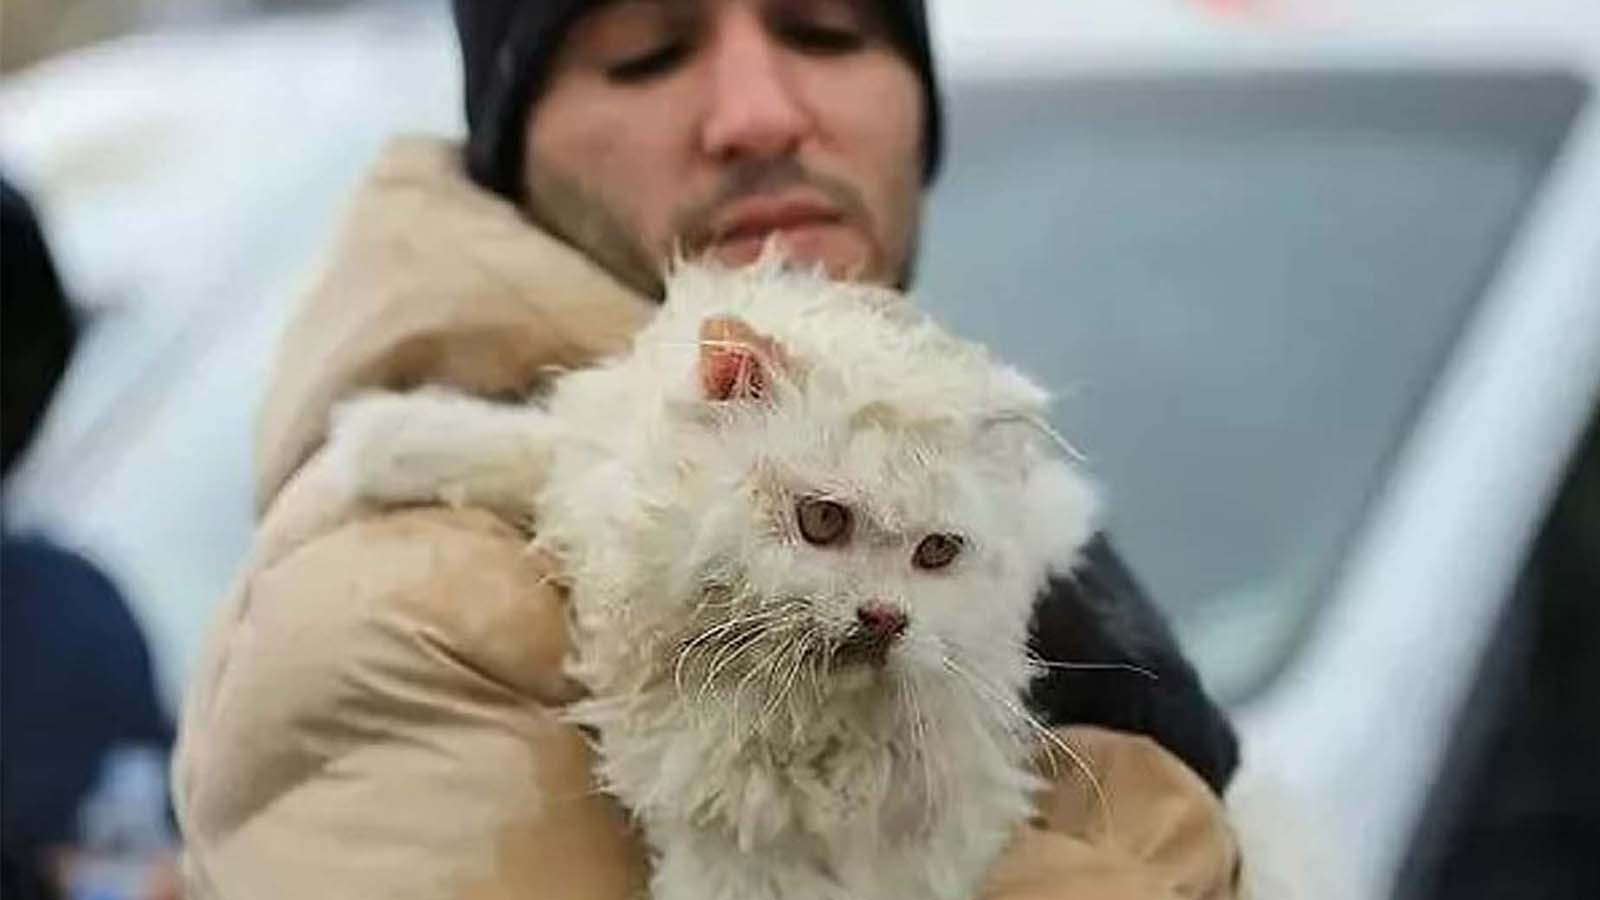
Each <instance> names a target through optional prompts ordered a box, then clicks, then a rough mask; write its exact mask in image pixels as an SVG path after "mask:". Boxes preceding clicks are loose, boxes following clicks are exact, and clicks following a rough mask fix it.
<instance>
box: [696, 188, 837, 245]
mask: <svg viewBox="0 0 1600 900" xmlns="http://www.w3.org/2000/svg"><path fill="white" fill-rule="evenodd" d="M843 220H844V213H843V212H842V211H841V210H840V209H839V208H838V207H837V206H834V205H833V204H831V203H827V202H825V201H821V200H816V199H813V198H810V197H773V198H759V199H751V200H744V201H740V202H739V203H736V204H734V205H733V206H732V207H731V208H730V209H728V211H727V212H725V213H723V214H722V215H721V216H718V217H717V219H716V221H715V222H714V223H713V225H712V228H711V239H712V242H713V243H729V242H733V241H739V240H745V239H748V238H754V237H763V236H765V235H768V234H771V233H772V232H775V231H782V230H785V229H791V228H802V227H806V226H813V225H836V224H838V223H840V222H841V221H843Z"/></svg>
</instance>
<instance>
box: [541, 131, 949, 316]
mask: <svg viewBox="0 0 1600 900" xmlns="http://www.w3.org/2000/svg"><path fill="white" fill-rule="evenodd" d="M530 163H531V165H530V169H531V174H530V175H529V177H528V182H527V189H526V191H525V200H524V203H523V210H524V212H525V214H526V215H527V216H528V218H529V219H531V220H532V221H533V223H534V224H535V225H537V226H539V227H540V228H541V229H543V230H544V231H546V232H547V233H549V234H550V235H552V236H554V237H555V238H557V239H558V240H561V241H562V242H564V243H566V244H568V245H569V246H571V247H572V248H573V249H575V250H577V251H578V252H580V253H582V254H583V255H585V256H587V257H588V258H589V259H590V260H592V261H593V262H594V263H596V264H597V265H599V266H600V268H602V269H604V270H606V271H607V272H608V273H610V274H611V275H612V277H614V278H616V279H617V280H618V281H620V282H622V283H623V284H624V285H626V286H627V287H629V288H631V289H633V290H634V291H637V292H638V293H640V294H641V295H643V296H645V297H649V298H651V299H653V300H655V301H657V302H660V301H661V300H662V298H663V296H664V293H665V286H664V282H663V276H664V271H665V269H666V266H667V265H669V264H670V263H671V262H672V261H673V258H674V257H681V258H685V259H693V258H695V257H696V256H699V255H700V254H702V253H703V252H705V250H706V249H707V248H708V246H709V245H710V243H711V242H712V240H713V239H714V237H715V235H714V233H713V232H712V229H711V224H710V223H711V220H712V218H713V217H714V216H715V214H716V212H717V211H718V210H719V209H721V208H723V207H724V206H726V205H727V204H728V203H731V202H733V201H735V200H737V199H739V198H741V197H744V196H747V195H749V194H752V193H760V192H762V191H771V190H777V189H781V188H784V187H790V186H804V187H807V188H811V189H813V190H817V191H819V192H821V193H822V194H824V195H826V196H827V197H828V198H829V199H830V200H831V201H832V202H834V203H835V204H837V205H838V206H839V207H840V208H841V209H842V210H844V211H845V213H846V214H847V215H848V216H850V217H852V218H853V219H854V220H855V221H857V222H859V223H860V224H861V227H862V228H863V231H864V234H865V236H866V239H867V241H868V243H869V253H870V257H871V261H870V262H869V263H868V266H867V271H865V272H862V273H846V277H851V278H857V277H858V278H859V279H860V280H863V281H871V282H878V283H886V284H889V285H890V286H892V287H895V288H899V289H905V288H906V287H907V286H909V284H910V283H911V277H912V273H913V271H914V269H915V263H916V258H917V250H918V245H917V238H918V234H919V231H920V227H919V225H920V220H921V215H922V191H921V187H920V184H919V183H915V182H913V183H912V184H909V185H896V190H895V192H894V196H895V197H897V198H899V200H898V202H897V203H896V204H895V208H893V209H891V210H889V215H890V216H893V217H894V220H895V221H899V222H905V223H907V227H906V232H905V235H904V237H903V239H902V240H903V241H904V244H905V246H904V249H903V250H900V251H899V252H898V253H897V252H895V251H894V250H891V249H890V248H887V247H884V246H883V245H882V242H881V241H880V240H879V239H878V238H877V234H878V233H879V231H878V229H877V228H875V227H874V225H875V223H874V222H873V221H872V219H871V216H870V213H869V212H868V211H867V209H866V206H865V204H864V203H863V202H862V200H861V198H860V195H859V193H858V192H857V191H855V189H854V188H852V187H851V186H850V185H848V184H847V183H845V182H843V181H841V180H838V179H834V178H830V177H827V176H822V175H817V174H815V173H810V172H807V171H806V170H805V169H803V168H802V167H801V166H800V165H799V163H797V162H794V161H792V160H779V161H775V162H768V163H757V164H752V165H749V166H745V167H741V168H738V169H734V170H732V171H731V172H730V173H729V175H728V177H727V178H726V179H724V183H723V184H722V185H721V186H720V188H719V190H718V191H717V192H716V194H714V195H713V196H712V197H710V198H708V199H707V200H704V201H700V202H697V203H693V204H690V205H689V206H688V207H687V208H685V209H684V210H683V211H681V212H679V213H678V214H677V215H675V216H674V217H673V235H674V237H673V239H672V246H671V247H670V248H668V249H667V250H666V251H665V252H652V251H651V250H650V248H648V247H647V246H646V245H645V243H644V242H643V241H642V240H641V239H640V230H639V228H637V227H636V226H634V225H633V224H631V223H629V222H628V221H627V219H626V217H624V216H623V215H622V214H621V213H620V212H618V211H617V210H615V209H614V208H613V207H612V206H611V205H610V204H608V203H606V201H605V200H604V198H603V197H601V196H600V194H599V193H598V192H596V191H593V190H590V189H588V188H587V187H585V186H584V185H583V184H582V183H581V182H580V181H579V180H578V179H577V178H574V177H572V176H570V175H568V174H566V173H564V172H562V171H560V169H559V168H558V167H556V166H554V165H551V164H550V163H548V162H546V161H542V160H531V161H530ZM889 233H890V234H894V233H895V231H894V230H893V229H891V230H890V232H889ZM893 256H899V257H901V263H900V265H899V266H898V268H893V269H891V267H890V265H889V263H888V262H887V261H888V260H889V259H890V258H892V257H893ZM891 272H892V274H891Z"/></svg>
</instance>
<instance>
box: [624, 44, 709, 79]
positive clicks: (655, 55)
mask: <svg viewBox="0 0 1600 900" xmlns="http://www.w3.org/2000/svg"><path fill="white" fill-rule="evenodd" d="M688 54H689V45H688V44H686V43H684V42H682V41H673V42H672V43H669V44H662V45H661V46H660V47H658V48H656V49H654V50H651V51H650V52H648V53H641V54H639V55H637V56H632V57H629V58H627V59H624V60H621V61H620V62H614V63H612V64H611V65H609V66H607V67H606V77H607V78H610V79H611V80H612V81H615V82H618V83H621V84H631V83H634V82H640V81H649V80H650V79H652V78H655V77H656V76H658V75H665V74H666V73H668V72H670V71H672V70H673V69H674V68H676V67H677V65H678V64H679V63H681V62H683V60H684V57H686V56H688Z"/></svg>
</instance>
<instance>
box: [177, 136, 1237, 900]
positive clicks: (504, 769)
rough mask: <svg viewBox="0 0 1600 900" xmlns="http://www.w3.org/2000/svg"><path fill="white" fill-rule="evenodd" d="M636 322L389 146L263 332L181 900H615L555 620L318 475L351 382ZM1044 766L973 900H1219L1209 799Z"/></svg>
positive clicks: (513, 553)
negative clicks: (328, 253) (1021, 818)
mask: <svg viewBox="0 0 1600 900" xmlns="http://www.w3.org/2000/svg"><path fill="white" fill-rule="evenodd" d="M649 315H650V307H649V306H648V305H646V304H645V303H644V302H642V301H641V300H639V299H638V298H636V297H634V296H632V295H630V294H629V293H628V292H627V291H626V290H625V289H623V288H622V287H621V286H619V285H618V284H617V283H616V282H614V281H612V280H611V279H609V278H608V277H607V276H606V275H604V274H603V273H602V272H600V271H599V270H597V269H595V268H593V267H592V266H591V265H590V264H589V263H588V262H587V261H586V260H584V259H583V258H582V257H581V256H579V255H577V254H575V253H573V252H572V251H570V250H569V249H567V248H565V247H564V246H562V245H560V244H558V243H556V242H554V241H552V240H550V239H549V238H547V237H545V236H543V235H542V234H540V233H539V232H538V231H536V230H535V229H533V228H530V227H529V226H528V225H527V224H526V223H525V221H524V220H522V219H521V218H519V217H518V215H517V214H516V212H515V211H514V210H513V209H512V208H510V207H509V206H507V205H505V204H503V203H501V202H500V201H499V200H497V199H496V198H494V197H492V196H490V195H487V194H485V193H484V192H482V191H480V190H478V189H476V188H474V187H473V186H472V185H471V184H470V183H469V182H467V181H465V180H464V179H463V177H462V175H461V174H460V172H459V166H458V163H457V156H456V151H455V149H454V148H453V147H452V146H450V145H447V144H443V143H436V142H430V141H423V140H406V141H400V142H397V143H396V144H394V145H393V146H391V147H390V148H389V150H388V151H387V152H386V154H385V156H384V158H383V159H382V160H381V162H380V163H379V165H378V166H377V167H376V169H375V170H374V172H373V174H372V176H371V179H370V181H369V182H368V183H367V185H366V186H365V187H364V188H363V190H362V191H361V193H360V194H359V196H358V197H357V199H356V201H355V203H354V206H353V208H352V210H351V212H350V216H349V220H348V222H347V223H346V224H345V227H344V229H343V231H342V234H341V237H340V239H339V242H338V244H337V246H336V248H335V251H334V254H333V256H332V258H331V260H330V262H329V264H328V266H327V269H326V271H325V272H324V273H323V274H322V275H321V277H320V280H319V281H318V282H317V284H316V286H315V289H314V290H313V291H312V292H311V294H310V296H309V297H307V298H306V300H305V302H304V305H303V306H302V307H301V308H300V309H299V312H298V315H297V317H296V319H295V320H294V322H293V324H292V325H291V327H290V329H289V331H288V333H287V335H286V336H285V338H284V341H283V344H282V347H281V351H280V357H279V360H278V364H277V368H276V372H275V375H274V379H273V382H272V387H271V391H270V394H269V396H268V398H267V401H266V408H265V411H264V417H263V422H262V425H263V427H262V432H261V435H260V444H259V500H260V506H261V509H262V511H263V512H262V515H261V520H260V524H259V528H258V530H257V535H256V540H255V546H254V548H253V550H252V552H251V557H250V559H249V560H248V562H247V563H246V566H245V569H244V571H243V572H242V574H241V575H240V577H239V579H238V582H237V584H236V586H235V588H234V590H233V592H232V595H231V596H230V597H229V598H228V599H227V601H226V604H225V607H224V610H223V612H222V615H221V618H220V620H219V622H218V623H217V625H216V629H215V632H214V634H213V637H212V640H211V644H210V646H209V648H208V652H207V657H206V659H205V660H204V661H203V663H202V666H201V668H200V671H199V673H198V675H197V678H196V683H195V686H194V688H193V690H192V692H191V694H190V696H189V698H188V700H187V703H186V706H185V709H184V713H183V719H182V732H181V736H180V742H179V751H178V758H177V761H176V763H175V791H176V797H177V806H178V812H179V816H180V819H181V822H182V826H183V831H184V836H185V839H186V861H185V876H186V881H187V887H188V891H189V896H190V897H191V898H195V900H202V898H227V900H255V898H261V900H267V898H271V900H305V898H315V897H333V898H350V900H469V898H471V900H487V898H505V900H510V898H518V900H613V898H615V900H622V898H628V897H636V896H640V895H642V885H643V884H644V883H645V880H646V868H647V861H646V859H645V856H644V853H643V850H642V843H641V841H640V839H639V836H638V834H637V833H635V832H634V831H633V830H632V828H631V827H630V823H629V820H628V817H627V815H626V814H625V812H624V811H623V810H622V809H621V808H619V807H618V806H617V805H616V804H615V803H614V802H613V801H611V800H610V799H609V798H607V797H606V796H604V795H603V794H600V793H597V792H596V791H595V790H593V788H592V785H591V779H590V775H589V765H590V753H591V751H590V749H589V747H588V746H587V745H586V744H585V741H584V738H583V736H582V735H581V734H580V733H579V732H577V731H576V730H574V729H573V728H571V727H568V726H566V725H564V724H562V722H561V721H560V720H559V718H558V710H559V708H560V707H561V706H562V704H564V703H568V702H570V701H571V700H572V699H573V698H574V697H575V695H576V689H575V687H574V685H572V684H571V683H570V682H568V681H567V680H566V679H565V678H564V677H563V676H562V670H561V660H562V657H563V655H564V654H565V653H566V651H567V637H566V633H565V624H564V614H563V603H564V602H565V601H564V598H563V596H562V595H561V593H560V592H559V591H558V590H556V589H555V588H553V587H551V586H550V585H549V584H547V583H546V580H545V578H544V576H545V574H546V572H547V564H546V562H545V561H543V560H541V559H539V558H537V557H534V556H531V555H530V554H529V553H527V552H526V551H525V546H526V541H525V540H524V538H523V536H522V535H521V534H519V532H518V531H516V530H515V529H513V528H512V527H510V526H508V525H507V524H505V523H503V522H501V521H499V520H498V519H496V518H495V517H494V516H492V515H490V514H489V513H487V512H483V511H478V510H472V509H461V510H453V509H445V508H423V509H409V510H402V511H382V512H380V511H376V510H370V509H352V508H348V507H345V506H342V505H341V504H340V503H339V502H338V501H337V500H336V499H335V491H333V490H332V489H331V483H330V473H329V471H328V470H327V467H326V466H325V465H324V464H323V462H322V461H321V459H320V458H319V456H318V453H317V450H318V445H319V442H320V440H321V438H322V434H323V427H324V424H325V420H326V417H327V414H328V410H329V408H330V406H331V405H332V404H334V403H335V402H336V401H337V400H338V399H339V398H340V397H341V396H342V395H344V394H346V393H348V392H350V391H352V390H355V389H359V388H362V387H370V386H377V385H381V386H387V387H395V388H403V387H407V386H412V385H416V384H419V383H423V382H434V383H448V384H452V385H456V386H459V387H462V388H466V389H469V390H473V391H477V392H481V393H484V394H488V395H507V396H511V395H517V394H520V393H522V392H524V391H526V390H527V389H528V387H529V386H530V385H531V384H533V383H534V382H535V381H536V380H537V379H538V378H539V377H540V376H541V374H542V373H543V372H544V371H545V370H546V369H547V367H550V366H553V365H555V366H570V365H575V364H581V363H583V362H584V361H586V360H590V359H593V358H594V357H595V356H596V355H598V354H602V353H606V352H610V351H614V350H617V349H619V348H622V347H624V346H625V344H626V342H627V340H628V337H629V335H630V334H631V333H632V332H633V331H634V329H636V328H637V327H638V325H639V324H640V323H641V322H643V321H644V320H645V319H646V318H647V317H648V316H649ZM1061 733H1062V735H1063V737H1065V739H1066V740H1068V741H1070V742H1071V743H1072V744H1073V745H1074V746H1075V747H1076V748H1077V750H1078V751H1079V752H1080V754H1081V755H1082V756H1083V757H1084V758H1085V759H1086V760H1087V761H1088V763H1089V764H1090V765H1091V766H1093V768H1094V771H1095V772H1096V774H1097V775H1098V777H1099V780H1100V781H1101V782H1102V784H1104V786H1105V788H1106V791H1107V793H1108V794H1109V798H1110V815H1109V816H1107V815H1106V814H1105V813H1104V811H1103V810H1102V809H1101V808H1100V807H1099V806H1098V805H1097V803H1096V802H1094V799H1093V795H1092V794H1091V793H1090V792H1089V791H1088V789H1087V788H1086V785H1085V782H1084V780H1083V779H1082V778H1081V777H1078V776H1076V775H1075V774H1074V773H1072V772H1062V773H1061V775H1060V777H1059V779H1058V780H1057V782H1056V783H1055V785H1054V787H1053V789H1052V790H1051V791H1050V792H1049V793H1048V794H1047V795H1046V796H1044V797H1042V798H1041V803H1040V810H1041V811H1040V815H1039V817H1038V819H1037V820H1036V821H1035V822H1034V823H1033V824H1032V825H1031V826H1030V827H1028V828H1026V829H1024V830H1023V831H1022V832H1021V833H1019V835H1018V837H1017V839H1016V841H1015V844H1014V845H1013V846H1012V848H1011V849H1010V850H1009V852H1008V853H1007V855H1006V856H1005V857H1004V858H1003V859H1002V860H1001V861H1000V863H999V864H998V866H997V867H996V869H995V871H994V872H993V873H992V875H991V877H990V880H989V885H988V888H987V890H986V892H985V896H986V897H990V898H995V900H1024V898H1028V900H1068V898H1084V900H1124V898H1126V900H1134V898H1138V900H1166V898H1207V900H1210V898H1227V897H1233V896H1235V895H1236V893H1237V888H1236V879H1237V868H1238V865H1237V862H1238V859H1237V851H1236V849H1235V844H1234V841H1233V837H1232V834H1231V832H1230V830H1229V828H1228V826H1227V825H1226V823H1225V821H1224V819H1223V816H1222V810H1221V808H1220V806H1219V804H1218V802H1217V800H1216V799H1215V797H1214V795H1213V794H1212V793H1211V792H1210V791H1209V790H1208V789H1207V788H1206V786H1205V785H1204V784H1203V783H1202V782H1201V781H1200V780H1199V779H1198V778H1197V777H1196V776H1195V775H1193V774H1192V773H1191V772H1190V771H1189V770H1188V769H1187V768H1185V767H1184V766H1183V765H1182V764H1181V763H1180V762H1178V761H1177V760H1176V759H1175V758H1174V757H1172V756H1170V755H1168V754H1167V753H1166V752H1165V751H1163V750H1162V749H1161V748H1160V747H1158V746H1157V745H1156V744H1154V743H1153V742H1151V741H1150V740H1148V739H1145V738H1142V737H1134V736H1129V735H1123V734H1117V733H1113V732H1109V731H1104V730H1098V729H1089V728H1069V729H1064V730H1063V731H1062V732H1061Z"/></svg>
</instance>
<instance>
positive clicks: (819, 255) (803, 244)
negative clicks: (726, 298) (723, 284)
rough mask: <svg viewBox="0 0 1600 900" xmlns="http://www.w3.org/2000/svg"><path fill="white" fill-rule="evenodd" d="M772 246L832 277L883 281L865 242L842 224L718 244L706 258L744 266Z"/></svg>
mask: <svg viewBox="0 0 1600 900" xmlns="http://www.w3.org/2000/svg"><path fill="white" fill-rule="evenodd" d="M769 244H771V245H772V246H773V247H774V249H775V250H777V252H779V253H781V254H782V256H783V258H784V259H785V260H787V261H788V262H789V263H791V264H793V265H797V266H814V265H820V266H821V267H822V268H823V270H824V271H826V272H827V273H828V275H829V276H830V277H832V278H838V279H842V280H861V281H880V280H884V276H883V273H882V272H879V271H878V269H879V268H880V267H879V266H877V265H875V264H874V254H873V253H872V250H871V248H870V247H869V246H868V245H867V243H866V241H864V240H863V239H862V238H861V236H860V235H859V234H858V233H857V232H856V231H855V230H854V229H852V228H847V227H844V226H842V225H832V224H828V225H805V226H801V227H798V228H786V229H783V230H781V231H775V232H769V233H767V234H762V235H751V236H749V237H740V238H733V239H729V240H724V241H719V242H717V243H715V244H712V245H711V246H710V247H709V248H707V250H706V254H705V255H706V256H707V257H709V258H711V259H713V260H715V261H717V262H719V263H722V264H723V265H727V266H744V265H749V264H750V263H753V262H755V261H756V260H757V259H759V258H760V257H761V255H762V253H764V252H765V251H766V250H767V247H768V245H769Z"/></svg>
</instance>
